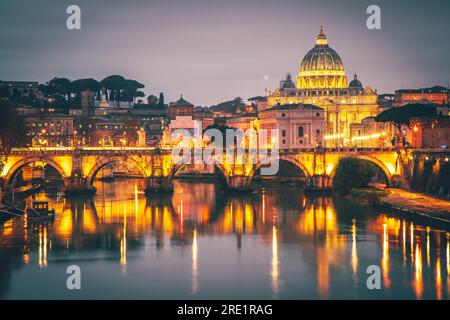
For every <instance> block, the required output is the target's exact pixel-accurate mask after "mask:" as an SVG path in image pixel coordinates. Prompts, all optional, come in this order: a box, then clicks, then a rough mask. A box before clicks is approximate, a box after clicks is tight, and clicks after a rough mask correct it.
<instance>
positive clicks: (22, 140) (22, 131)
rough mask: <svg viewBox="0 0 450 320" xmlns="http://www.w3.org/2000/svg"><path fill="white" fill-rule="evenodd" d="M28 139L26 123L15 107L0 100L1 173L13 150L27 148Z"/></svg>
mask: <svg viewBox="0 0 450 320" xmlns="http://www.w3.org/2000/svg"><path fill="white" fill-rule="evenodd" d="M27 137H28V136H27V130H26V127H25V123H24V121H23V119H22V118H21V117H19V115H18V114H17V112H16V110H15V109H14V107H13V105H12V104H10V103H9V102H7V101H4V100H0V172H2V171H3V167H4V165H5V163H6V161H7V160H8V156H9V154H10V153H11V150H12V149H13V148H17V147H22V146H25V145H26V143H27ZM0 186H1V184H0ZM0 195H1V189H0Z"/></svg>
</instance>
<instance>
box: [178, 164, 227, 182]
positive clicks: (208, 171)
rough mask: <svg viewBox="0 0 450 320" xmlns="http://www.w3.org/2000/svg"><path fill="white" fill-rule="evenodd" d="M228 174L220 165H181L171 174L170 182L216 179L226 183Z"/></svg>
mask: <svg viewBox="0 0 450 320" xmlns="http://www.w3.org/2000/svg"><path fill="white" fill-rule="evenodd" d="M227 176H228V175H227V173H226V170H225V168H224V167H223V166H221V165H220V164H197V165H196V164H181V165H176V166H174V167H173V168H172V171H171V173H170V176H169V178H170V180H171V181H172V180H173V179H174V178H180V179H183V178H193V177H202V178H214V179H219V180H223V181H226V179H227Z"/></svg>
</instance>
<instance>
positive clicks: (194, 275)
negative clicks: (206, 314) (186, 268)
mask: <svg viewBox="0 0 450 320" xmlns="http://www.w3.org/2000/svg"><path fill="white" fill-rule="evenodd" d="M197 259H198V244H197V229H196V228H194V230H193V232H192V293H196V292H197V291H198V261H197Z"/></svg>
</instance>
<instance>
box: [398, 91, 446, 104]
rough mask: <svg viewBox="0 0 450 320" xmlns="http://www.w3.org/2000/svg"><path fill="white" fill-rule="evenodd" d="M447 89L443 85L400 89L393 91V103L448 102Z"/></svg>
mask: <svg viewBox="0 0 450 320" xmlns="http://www.w3.org/2000/svg"><path fill="white" fill-rule="evenodd" d="M448 102H449V91H448V89H447V88H445V87H440V86H434V87H431V88H421V89H401V90H396V91H395V103H394V104H395V105H396V106H403V105H405V104H408V103H424V104H429V103H435V104H448Z"/></svg>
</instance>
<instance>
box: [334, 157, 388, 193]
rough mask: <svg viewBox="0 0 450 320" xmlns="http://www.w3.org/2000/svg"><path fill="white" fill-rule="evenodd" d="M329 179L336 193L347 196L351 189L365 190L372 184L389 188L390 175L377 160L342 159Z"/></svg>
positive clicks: (362, 158)
mask: <svg viewBox="0 0 450 320" xmlns="http://www.w3.org/2000/svg"><path fill="white" fill-rule="evenodd" d="M331 178H332V185H333V188H334V189H335V190H336V191H337V193H341V194H347V193H349V192H350V191H351V189H353V188H366V187H370V186H373V185H374V184H378V185H380V184H381V185H385V186H386V187H389V185H390V180H391V175H390V172H389V170H388V169H387V168H386V166H385V165H384V164H383V163H382V162H380V161H378V160H377V159H372V158H369V157H343V158H340V159H339V161H338V163H337V164H336V167H335V168H334V169H333V172H332V173H331Z"/></svg>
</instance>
